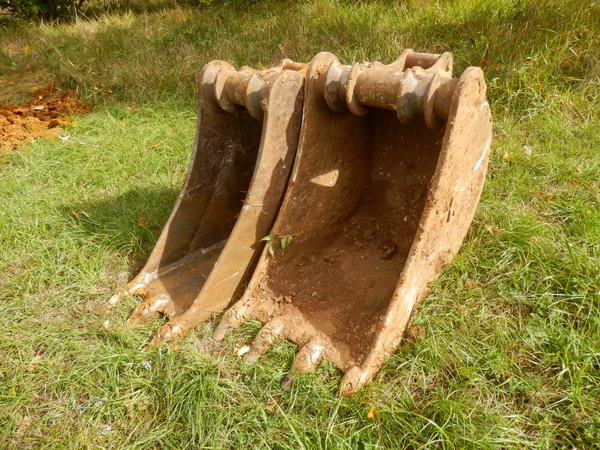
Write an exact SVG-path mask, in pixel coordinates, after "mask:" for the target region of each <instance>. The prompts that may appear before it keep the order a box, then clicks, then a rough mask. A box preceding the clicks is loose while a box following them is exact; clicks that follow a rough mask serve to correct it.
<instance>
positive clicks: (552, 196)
mask: <svg viewBox="0 0 600 450" xmlns="http://www.w3.org/2000/svg"><path fill="white" fill-rule="evenodd" d="M547 200H548V201H549V202H552V201H554V195H552V194H550V195H549V196H548V198H547Z"/></svg>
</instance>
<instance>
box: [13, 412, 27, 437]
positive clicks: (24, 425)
mask: <svg viewBox="0 0 600 450" xmlns="http://www.w3.org/2000/svg"><path fill="white" fill-rule="evenodd" d="M30 425H31V417H29V416H23V418H22V419H21V421H20V422H19V426H18V427H17V431H15V434H16V435H17V436H21V435H23V434H25V432H26V431H27V429H28V428H29V426H30Z"/></svg>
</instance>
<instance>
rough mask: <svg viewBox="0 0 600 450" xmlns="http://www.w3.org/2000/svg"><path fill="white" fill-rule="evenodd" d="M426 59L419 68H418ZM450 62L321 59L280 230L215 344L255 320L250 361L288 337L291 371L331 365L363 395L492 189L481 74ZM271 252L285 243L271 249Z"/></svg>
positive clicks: (422, 57) (310, 84)
mask: <svg viewBox="0 0 600 450" xmlns="http://www.w3.org/2000/svg"><path fill="white" fill-rule="evenodd" d="M419 64H420V66H419ZM451 70H452V58H451V55H449V54H443V55H426V54H417V53H414V52H411V51H410V50H409V51H406V52H405V53H404V54H403V55H402V56H401V57H400V58H399V60H397V61H396V62H395V63H393V64H390V65H383V64H380V63H373V64H370V65H363V66H359V65H354V66H342V65H341V64H339V62H338V61H337V59H336V58H335V56H334V55H332V54H329V53H321V54H319V55H317V56H316V57H315V59H314V60H313V61H312V62H311V64H310V66H309V68H308V71H307V75H306V88H305V103H304V112H303V123H302V130H301V134H300V143H299V148H298V153H297V157H296V161H295V164H294V168H293V171H292V175H291V178H290V181H289V185H288V188H287V191H286V195H285V198H284V202H283V204H282V207H281V209H280V212H279V215H278V217H277V221H276V223H275V225H274V227H273V229H272V231H271V235H272V236H275V237H276V238H277V240H282V239H286V242H288V241H289V239H290V237H292V238H293V239H292V240H291V242H290V243H289V244H288V245H287V247H286V248H285V250H281V246H279V251H278V252H274V255H271V254H270V252H269V251H267V249H265V250H263V253H262V255H261V257H260V260H259V262H258V265H257V267H256V269H255V271H254V275H253V276H252V279H251V281H250V283H249V286H248V288H247V290H246V291H245V293H244V295H243V297H242V298H241V299H240V300H239V301H238V302H237V303H236V304H235V305H234V306H233V307H232V308H231V309H229V310H228V311H227V312H226V313H225V315H224V316H223V318H222V320H221V322H220V324H219V326H218V328H217V330H216V332H215V338H216V339H222V338H223V337H224V335H225V333H226V332H227V330H228V329H229V328H231V327H236V326H239V325H240V324H241V323H243V322H244V321H245V320H248V319H258V320H260V321H262V322H263V323H264V324H265V325H264V327H263V328H262V329H261V330H260V331H259V333H258V335H257V337H256V339H255V340H254V342H253V343H252V346H251V348H250V351H249V352H248V353H247V354H246V355H245V357H244V359H245V361H246V362H247V363H253V362H255V361H256V360H257V358H258V357H259V356H260V355H261V354H263V353H264V352H266V351H267V350H268V348H269V346H270V345H271V343H272V342H273V341H274V340H276V339H279V338H287V339H290V340H292V341H294V342H295V343H297V344H298V345H299V346H300V347H301V348H300V350H299V352H298V355H297V357H296V360H295V362H294V365H293V369H294V370H295V371H298V372H304V371H307V370H311V369H312V368H314V367H315V366H316V365H317V364H318V363H319V362H321V361H322V360H324V359H327V360H329V361H331V362H333V363H334V364H336V366H337V367H338V368H339V369H340V370H342V371H343V372H345V376H344V378H343V380H342V383H341V386H340V391H341V392H342V393H344V394H350V393H353V392H355V391H357V390H358V389H360V388H361V387H362V386H364V385H365V384H366V383H367V382H368V381H369V380H370V379H371V378H372V377H373V376H374V375H375V373H376V372H377V371H378V370H379V368H380V367H381V365H382V364H383V362H384V361H385V360H386V359H387V357H389V355H390V354H391V353H392V352H394V351H395V350H396V349H397V347H398V345H399V344H400V341H401V338H402V335H403V333H404V331H405V329H406V326H407V325H408V323H409V321H410V319H411V317H412V314H413V313H414V311H415V308H416V307H417V305H418V303H419V302H420V301H421V300H422V299H423V298H424V297H425V296H426V295H427V293H428V292H429V289H430V287H431V284H432V283H433V282H434V281H435V280H436V279H437V278H438V277H439V275H440V274H441V272H442V270H443V268H444V267H445V266H446V265H447V264H448V263H449V262H450V261H451V260H452V258H453V256H454V255H455V254H456V252H457V251H458V249H459V247H460V245H461V243H462V241H463V239H464V236H465V234H466V232H467V229H468V227H469V225H470V223H471V221H472V218H473V214H474V212H475V208H476V206H477V203H478V200H479V196H480V193H481V190H482V187H483V183H484V180H485V173H486V171H487V162H488V158H489V148H490V143H491V116H490V111H489V106H488V104H487V102H486V100H485V89H486V88H485V82H484V78H483V74H482V72H481V70H480V69H478V68H469V69H467V70H466V71H465V72H464V74H463V75H462V76H461V77H460V78H459V79H453V78H452V76H451ZM271 245H274V244H273V243H271Z"/></svg>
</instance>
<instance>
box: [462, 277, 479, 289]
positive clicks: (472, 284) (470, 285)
mask: <svg viewBox="0 0 600 450" xmlns="http://www.w3.org/2000/svg"><path fill="white" fill-rule="evenodd" d="M465 286H466V287H468V288H469V289H475V288H476V287H477V283H475V282H474V281H473V280H471V279H470V278H467V279H466V280H465Z"/></svg>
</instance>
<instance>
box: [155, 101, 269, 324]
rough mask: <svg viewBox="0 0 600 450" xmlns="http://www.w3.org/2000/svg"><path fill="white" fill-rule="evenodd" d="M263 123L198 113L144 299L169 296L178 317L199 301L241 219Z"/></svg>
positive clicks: (241, 115)
mask: <svg viewBox="0 0 600 450" xmlns="http://www.w3.org/2000/svg"><path fill="white" fill-rule="evenodd" d="M261 132H262V122H260V121H257V120H256V119H254V118H253V117H252V116H250V114H249V113H248V111H247V110H245V109H243V108H238V109H237V110H236V111H235V112H234V113H233V114H229V113H225V112H224V111H219V110H217V109H216V108H212V109H210V108H209V110H208V111H201V115H200V121H199V124H198V131H197V136H196V147H195V149H194V154H193V156H192V158H193V159H192V164H191V166H190V172H189V173H188V178H187V181H186V184H185V186H184V188H183V190H182V192H181V194H180V198H179V201H178V204H177V206H176V208H175V210H174V212H173V214H172V216H171V218H170V219H169V223H168V224H167V226H166V227H165V230H164V231H163V234H162V235H161V237H160V241H159V243H158V244H157V250H155V251H158V252H161V253H160V257H159V260H158V266H157V272H156V277H155V280H153V281H152V282H151V283H149V284H148V285H147V286H146V291H147V296H149V297H156V296H160V295H165V294H166V295H167V296H168V297H169V298H170V299H171V301H172V302H173V306H174V307H175V309H176V311H175V312H172V313H171V314H170V315H171V316H174V315H177V313H180V312H183V311H185V310H186V309H187V308H188V307H189V305H190V304H191V303H192V302H193V301H194V299H195V298H196V297H197V295H198V293H199V292H200V290H201V289H202V286H203V285H204V282H205V281H206V278H207V277H208V275H209V274H210V272H211V270H212V268H213V266H214V264H215V263H216V261H217V259H218V257H219V255H220V253H221V251H222V249H223V247H224V245H225V242H226V241H227V238H228V237H229V235H230V233H231V231H232V229H233V227H234V225H235V223H236V220H237V218H238V216H239V213H240V211H241V208H242V206H243V204H244V199H245V197H246V194H247V192H248V188H249V186H250V182H251V180H252V174H253V173H254V167H255V165H256V160H257V157H258V151H259V147H260V137H261Z"/></svg>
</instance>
